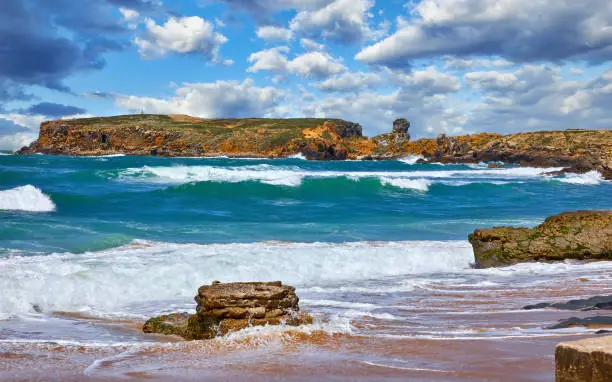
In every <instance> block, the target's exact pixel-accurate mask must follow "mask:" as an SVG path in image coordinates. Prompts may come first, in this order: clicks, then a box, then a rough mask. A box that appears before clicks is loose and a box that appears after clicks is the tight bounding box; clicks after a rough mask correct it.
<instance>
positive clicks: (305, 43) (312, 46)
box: [300, 38, 325, 52]
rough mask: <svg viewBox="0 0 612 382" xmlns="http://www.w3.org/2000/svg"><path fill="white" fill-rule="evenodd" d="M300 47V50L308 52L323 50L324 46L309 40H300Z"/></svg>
mask: <svg viewBox="0 0 612 382" xmlns="http://www.w3.org/2000/svg"><path fill="white" fill-rule="evenodd" d="M300 45H301V46H302V48H304V49H305V50H308V51H310V52H316V51H324V50H325V45H323V44H319V43H318V42H316V41H314V40H311V39H309V38H303V39H300Z"/></svg>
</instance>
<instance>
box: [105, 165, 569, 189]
mask: <svg viewBox="0 0 612 382" xmlns="http://www.w3.org/2000/svg"><path fill="white" fill-rule="evenodd" d="M558 170H560V168H529V167H515V168H505V169H462V170H460V169H455V170H444V171H441V170H434V171H427V170H415V171H317V170H306V169H302V168H300V167H298V166H273V165H269V164H259V165H251V166H233V167H220V166H163V167H152V166H144V167H140V168H128V169H125V170H123V171H120V172H119V173H118V174H110V175H108V174H107V176H110V177H115V178H118V179H120V180H123V181H127V182H144V183H160V184H184V183H196V182H218V183H239V182H260V183H263V184H269V185H275V186H287V187H299V186H300V185H302V182H303V181H304V180H305V179H332V178H347V179H350V180H353V181H360V180H362V179H378V180H379V181H380V183H381V184H382V185H383V186H391V187H397V188H403V189H411V190H416V191H421V192H425V191H428V190H429V187H430V186H431V185H432V184H434V183H441V184H445V185H450V186H463V185H468V184H472V183H490V184H497V185H499V184H508V183H513V182H514V183H521V182H522V181H524V180H528V179H532V180H538V179H542V180H545V179H547V178H546V176H545V174H546V173H549V172H552V171H558ZM565 179H566V178H562V180H565ZM567 179H570V178H567Z"/></svg>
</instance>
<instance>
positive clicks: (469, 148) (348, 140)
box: [19, 115, 612, 179]
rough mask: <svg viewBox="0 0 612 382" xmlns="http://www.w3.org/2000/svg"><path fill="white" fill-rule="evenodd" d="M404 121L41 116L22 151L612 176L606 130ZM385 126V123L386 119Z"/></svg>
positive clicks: (610, 135) (611, 137)
mask: <svg viewBox="0 0 612 382" xmlns="http://www.w3.org/2000/svg"><path fill="white" fill-rule="evenodd" d="M409 127H410V123H409V122H408V121H407V120H404V119H399V120H397V121H396V123H395V124H394V126H393V130H392V132H391V133H388V134H382V135H379V136H376V137H373V138H371V139H368V138H367V137H364V136H363V135H362V129H361V126H360V125H359V124H356V123H352V122H347V121H343V120H339V119H311V118H302V119H264V118H249V119H201V118H194V117H189V116H184V115H125V116H117V117H104V118H88V119H74V120H59V121H49V122H44V123H43V124H42V125H41V129H40V137H39V139H38V140H37V141H36V142H34V143H33V144H31V145H30V146H29V147H25V148H23V149H21V150H20V151H19V153H20V154H32V153H44V154H63V155H109V154H127V155H160V156H218V155H227V156H235V157H273V158H274V157H285V156H290V155H295V154H303V155H304V156H305V157H306V158H308V159H315V160H343V159H372V160H379V159H392V158H398V157H402V156H406V155H420V156H422V157H423V158H424V160H425V161H433V162H442V163H477V162H498V161H499V162H505V163H515V164H521V165H528V166H535V167H563V168H566V170H564V171H572V172H587V171H592V170H597V171H599V172H601V173H602V174H603V175H604V177H606V178H608V179H612V131H610V130H565V131H542V132H528V133H518V134H511V135H505V136H504V135H500V134H490V133H481V134H474V135H464V136H457V137H447V136H445V135H440V136H438V137H437V138H429V139H419V140H417V141H411V140H410V135H409V134H408V128H409ZM390 130H391V126H390Z"/></svg>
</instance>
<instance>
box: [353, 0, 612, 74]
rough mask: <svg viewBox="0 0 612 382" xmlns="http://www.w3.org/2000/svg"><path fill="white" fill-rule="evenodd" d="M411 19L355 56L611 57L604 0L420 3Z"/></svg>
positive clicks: (379, 60) (610, 15)
mask: <svg viewBox="0 0 612 382" xmlns="http://www.w3.org/2000/svg"><path fill="white" fill-rule="evenodd" d="M410 4H411V7H412V8H411V12H412V14H413V18H412V19H411V20H410V21H405V20H404V21H402V23H401V25H398V30H397V32H395V33H394V34H393V35H391V36H389V37H387V38H386V39H384V40H382V41H380V42H378V43H376V44H374V45H371V46H369V47H366V48H364V49H363V50H362V51H361V52H359V53H358V54H357V56H356V58H357V60H359V61H361V62H363V63H367V64H378V65H386V66H389V67H405V66H409V65H410V63H411V61H412V60H415V59H419V58H428V57H439V56H442V55H452V56H457V57H470V56H474V55H481V56H482V55H496V56H499V57H502V58H505V59H508V60H511V61H516V62H534V61H540V60H550V61H560V60H587V61H590V62H603V61H605V60H609V59H610V58H612V28H610V25H612V3H611V2H610V1H608V0H586V1H575V0H539V1H533V0H423V1H420V2H418V3H410Z"/></svg>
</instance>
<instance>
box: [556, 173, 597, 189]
mask: <svg viewBox="0 0 612 382" xmlns="http://www.w3.org/2000/svg"><path fill="white" fill-rule="evenodd" d="M556 179H557V180H559V181H561V182H563V183H570V184H582V185H587V186H596V185H598V184H600V183H601V182H603V181H604V179H603V176H602V175H601V174H600V173H599V172H598V171H589V172H587V173H584V174H564V175H563V177H561V178H556Z"/></svg>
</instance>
